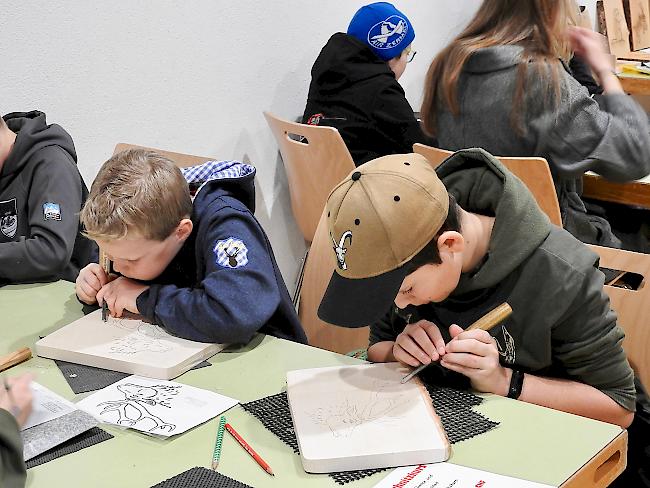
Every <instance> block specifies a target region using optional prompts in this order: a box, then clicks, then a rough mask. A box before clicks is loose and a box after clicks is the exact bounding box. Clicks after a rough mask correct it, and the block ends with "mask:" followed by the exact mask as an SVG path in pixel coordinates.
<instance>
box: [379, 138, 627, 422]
mask: <svg viewBox="0 0 650 488" xmlns="http://www.w3.org/2000/svg"><path fill="white" fill-rule="evenodd" d="M437 173H438V176H439V177H440V178H441V180H442V181H443V183H444V184H445V186H446V187H447V189H448V191H449V193H450V194H451V195H453V196H454V197H455V198H456V201H457V202H458V204H459V205H460V207H461V208H463V209H464V210H466V211H468V212H473V213H478V214H482V215H489V216H494V217H495V221H494V226H493V229H492V235H491V237H490V244H489V249H488V253H487V255H486V257H485V259H484V260H483V261H482V262H481V263H480V264H479V265H478V266H477V267H476V268H475V269H474V270H472V271H471V272H468V273H463V274H462V275H461V277H460V281H459V283H458V286H457V287H456V289H455V290H454V292H452V294H451V295H450V296H449V297H448V298H447V299H445V300H444V301H442V302H439V303H433V302H432V303H429V304H427V305H422V306H418V307H408V308H409V310H408V312H410V313H412V314H414V315H412V317H411V322H415V321H416V320H419V319H426V320H430V321H431V322H433V323H435V324H436V325H437V326H438V327H439V328H440V331H441V333H442V336H443V338H444V339H445V341H449V340H450V336H449V330H448V329H449V326H450V325H452V324H458V325H460V326H461V327H463V328H465V327H467V326H469V324H471V323H472V322H474V321H475V320H476V319H478V318H479V317H481V316H482V315H483V314H485V313H486V312H488V311H489V310H491V309H492V308H494V307H496V306H497V305H499V304H501V303H503V302H505V301H507V302H508V303H509V304H510V306H511V307H512V310H513V313H512V315H511V316H510V317H509V318H508V319H507V320H505V321H504V322H503V323H502V324H501V325H499V326H497V327H495V328H494V329H492V330H491V331H490V333H491V334H492V336H493V337H494V338H495V339H496V342H497V346H498V349H499V353H500V356H501V364H502V365H504V366H507V367H510V368H514V369H520V370H522V371H525V372H527V373H531V374H535V375H539V376H548V377H556V378H566V379H570V380H574V381H579V382H582V383H585V384H588V385H591V386H593V387H594V388H597V389H599V390H601V391H602V392H603V393H605V394H606V395H607V396H609V397H610V398H612V399H613V400H614V401H615V402H616V403H618V404H619V405H621V406H623V407H624V408H626V409H627V410H629V411H634V410H635V389H634V375H633V372H632V369H631V368H630V365H629V363H628V361H627V358H626V356H625V353H624V351H623V348H622V342H623V337H624V334H623V331H622V330H621V328H620V327H618V326H617V324H616V314H615V312H613V311H612V310H611V309H610V306H609V298H608V296H607V294H606V293H605V291H604V289H603V283H604V275H603V274H602V272H601V271H599V269H598V256H597V255H596V254H595V253H594V252H592V251H591V250H590V249H589V248H588V247H587V246H585V245H584V244H582V243H581V242H580V241H578V240H577V239H576V238H575V237H573V236H572V235H571V234H569V233H568V232H566V231H565V230H563V229H561V228H559V227H556V226H554V225H552V224H551V223H550V222H549V220H548V217H547V216H546V214H544V213H543V212H542V211H541V210H540V209H539V207H538V205H537V203H536V202H535V199H534V198H533V196H532V195H531V193H530V192H529V191H528V189H527V188H526V186H525V185H524V184H523V183H522V182H521V181H520V180H519V179H518V178H517V177H516V176H514V175H513V174H512V173H510V172H509V171H508V170H507V169H506V168H505V167H504V166H503V165H502V164H501V163H500V162H499V161H498V160H496V159H495V158H494V157H492V156H491V155H490V154H488V153H487V152H485V151H483V150H482V149H466V150H462V151H458V152H457V153H455V154H454V155H453V156H451V157H450V158H449V159H447V160H446V161H445V162H444V163H442V164H441V165H440V166H439V167H438V169H437ZM461 232H462V229H461ZM411 309H412V310H411ZM404 312H405V311H398V310H397V309H396V307H392V309H391V310H390V311H389V312H388V313H387V315H386V316H385V318H384V319H383V320H382V321H380V322H378V323H376V324H374V325H372V326H371V328H370V344H371V345H372V344H375V343H377V342H381V341H394V340H395V338H396V337H397V335H399V333H401V332H402V330H403V329H404V327H405V325H406V322H405V320H404V318H403V317H404V316H406V314H405V313H404Z"/></svg>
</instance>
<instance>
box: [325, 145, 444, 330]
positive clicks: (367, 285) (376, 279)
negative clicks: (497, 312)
mask: <svg viewBox="0 0 650 488" xmlns="http://www.w3.org/2000/svg"><path fill="white" fill-rule="evenodd" d="M448 210H449V195H448V193H447V189H446V188H445V186H444V185H443V183H442V181H440V179H439V178H438V176H437V175H436V172H435V171H434V170H433V168H432V167H431V165H430V164H429V162H428V161H427V159H426V158H425V157H424V156H421V155H419V154H393V155H390V156H384V157H381V158H377V159H374V160H372V161H369V162H367V163H365V164H363V165H361V166H359V167H358V168H357V169H355V170H354V171H352V172H351V173H350V174H349V175H348V176H347V177H346V178H345V179H344V180H343V181H342V182H341V183H339V184H338V185H337V186H336V188H334V190H332V193H330V196H329V198H328V199H327V204H326V211H327V224H328V230H329V234H330V239H331V242H332V252H333V253H334V254H335V257H336V263H337V267H336V270H335V272H334V273H333V274H332V278H331V279H330V282H329V285H328V287H327V290H326V291H325V295H324V296H323V300H322V301H321V304H320V307H319V308H318V316H319V317H320V318H321V319H322V320H324V321H326V322H329V323H332V324H336V325H341V326H344V327H363V326H366V325H370V324H371V323H374V322H376V321H377V320H379V319H380V318H381V317H382V316H383V315H384V314H385V313H386V312H387V311H388V310H389V308H390V305H391V304H392V303H393V301H394V300H395V297H396V296H397V293H398V292H399V288H400V286H401V284H402V281H404V278H405V277H406V275H407V274H408V266H405V264H407V263H408V262H409V261H410V260H411V259H412V258H413V257H414V256H415V255H416V254H418V253H419V252H420V251H421V250H422V249H423V248H424V247H425V246H426V245H427V244H428V243H429V242H430V241H431V239H433V237H434V236H435V235H436V233H437V232H438V230H439V229H440V227H442V224H443V223H444V221H445V219H446V218H447V212H448Z"/></svg>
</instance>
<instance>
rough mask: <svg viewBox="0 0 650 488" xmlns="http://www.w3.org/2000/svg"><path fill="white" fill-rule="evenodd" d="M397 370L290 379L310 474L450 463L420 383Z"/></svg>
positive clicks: (332, 371) (375, 368)
mask: <svg viewBox="0 0 650 488" xmlns="http://www.w3.org/2000/svg"><path fill="white" fill-rule="evenodd" d="M408 372H409V370H408V369H407V368H404V367H403V366H400V365H399V364H398V363H378V364H361V365H357V366H335V367H329V368H316V369H302V370H296V371H289V372H288V373H287V396H288V399H289V407H290V409H291V416H292V417H293V425H294V429H295V432H296V438H297V440H298V446H299V448H300V457H301V459H302V464H303V467H304V469H305V471H307V472H309V473H330V472H339V471H350V470H359V469H372V468H387V467H394V466H409V465H414V464H428V463H435V462H440V461H445V460H447V459H448V458H449V454H450V447H449V441H448V440H447V436H446V434H445V431H444V429H443V427H442V424H441V423H440V418H439V417H438V416H437V415H436V413H435V411H434V409H433V406H432V404H431V398H430V397H429V395H428V393H427V391H426V389H425V388H424V387H423V386H422V384H421V383H420V381H419V380H417V379H414V380H411V381H409V382H407V383H405V384H401V383H400V380H401V379H402V377H403V376H404V375H405V374H407V373H408Z"/></svg>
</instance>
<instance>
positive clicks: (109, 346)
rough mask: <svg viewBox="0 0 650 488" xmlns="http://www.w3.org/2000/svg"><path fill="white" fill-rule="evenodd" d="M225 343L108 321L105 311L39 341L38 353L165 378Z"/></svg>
mask: <svg viewBox="0 0 650 488" xmlns="http://www.w3.org/2000/svg"><path fill="white" fill-rule="evenodd" d="M224 347H225V345H224V344H209V343H203V342H194V341H188V340H186V339H181V338H179V337H175V336H172V335H170V334H169V333H167V332H166V331H165V330H164V329H163V328H161V327H158V326H157V325H152V324H149V323H146V322H143V321H141V320H136V319H132V318H121V319H116V318H113V317H109V318H108V321H107V322H102V318H101V310H97V311H95V312H93V313H91V314H88V315H86V316H85V317H82V318H80V319H78V320H75V321H74V322H72V323H71V324H68V325H65V326H63V327H61V328H60V329H59V330H57V331H55V332H53V333H51V334H49V335H48V336H46V337H44V338H43V339H41V340H39V341H38V342H37V343H36V344H35V350H36V354H38V355H39V356H42V357H46V358H50V359H59V360H61V361H68V362H71V363H77V364H85V365H87V366H95V367H97V368H103V369H110V370H113V371H121V372H123V373H131V374H137V375H141V376H147V377H149V378H156V379H161V380H169V379H172V378H175V377H177V376H180V375H181V374H183V373H184V372H186V371H187V370H189V369H190V368H192V367H193V366H195V365H196V364H198V363H200V362H201V361H203V360H204V359H207V358H209V357H211V356H213V355H214V354H216V353H217V352H219V351H220V350H221V349H223V348H224Z"/></svg>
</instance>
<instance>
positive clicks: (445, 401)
mask: <svg viewBox="0 0 650 488" xmlns="http://www.w3.org/2000/svg"><path fill="white" fill-rule="evenodd" d="M426 388H427V391H428V392H429V395H430V396H431V401H432V403H433V407H434V408H435V410H436V413H437V414H438V416H439V417H440V420H441V421H442V425H443V426H444V428H445V431H446V433H447V438H448V439H449V442H450V443H451V444H455V443H456V442H460V441H464V440H466V439H469V438H471V437H474V436H477V435H480V434H483V433H485V432H487V431H489V430H491V429H493V428H494V427H496V426H497V425H499V422H494V421H492V420H490V419H488V418H486V417H485V416H483V415H481V414H480V413H478V412H475V411H474V410H472V407H475V406H476V405H480V404H481V402H482V401H483V399H482V398H481V397H479V396H476V395H474V394H473V393H470V392H468V391H462V390H455V389H453V388H447V387H440V386H427V387H426ZM242 407H244V409H245V410H246V411H247V412H248V413H250V414H251V415H253V416H255V417H256V418H257V419H258V420H259V421H260V422H262V424H263V425H264V427H266V428H267V429H268V430H270V431H271V432H272V433H273V434H275V435H276V436H277V437H278V438H279V439H280V440H281V441H282V442H284V443H285V444H286V445H288V446H289V447H290V448H291V449H293V452H294V453H296V454H299V450H298V441H297V440H296V432H295V431H294V429H293V421H292V419H291V412H290V410H289V401H288V399H287V393H286V392H282V393H278V394H276V395H271V396H268V397H264V398H260V399H259V400H254V401H252V402H248V403H242ZM384 470H385V469H364V470H360V471H345V472H341V473H329V476H330V477H331V478H332V479H334V481H336V482H337V483H338V484H339V485H344V484H346V483H349V482H351V481H356V480H359V479H361V478H365V477H367V476H370V475H373V474H375V473H378V472H380V471H384Z"/></svg>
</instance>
